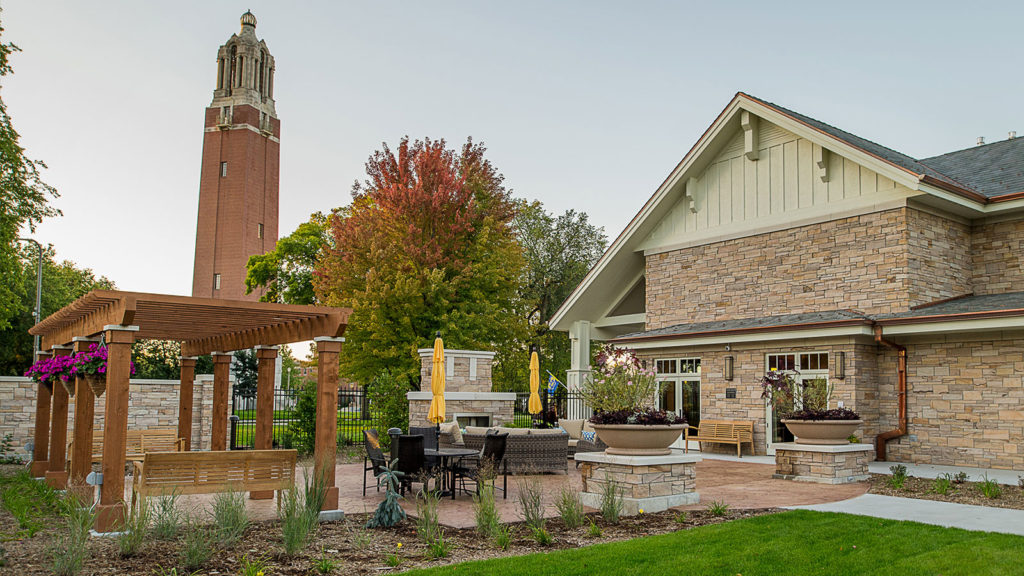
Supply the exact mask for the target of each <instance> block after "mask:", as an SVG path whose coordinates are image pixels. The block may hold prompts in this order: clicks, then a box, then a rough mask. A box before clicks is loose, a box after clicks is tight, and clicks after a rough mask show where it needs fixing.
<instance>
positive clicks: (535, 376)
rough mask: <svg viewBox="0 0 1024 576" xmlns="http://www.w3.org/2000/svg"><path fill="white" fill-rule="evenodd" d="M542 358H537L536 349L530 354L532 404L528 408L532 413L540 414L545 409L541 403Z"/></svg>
mask: <svg viewBox="0 0 1024 576" xmlns="http://www.w3.org/2000/svg"><path fill="white" fill-rule="evenodd" d="M538 390H540V360H539V359H537V352H536V351H534V352H532V353H531V354H530V405H529V407H528V410H529V412H530V414H540V411H541V410H543V409H544V407H543V406H541V403H540V394H538Z"/></svg>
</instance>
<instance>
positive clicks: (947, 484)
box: [932, 474, 953, 495]
mask: <svg viewBox="0 0 1024 576" xmlns="http://www.w3.org/2000/svg"><path fill="white" fill-rule="evenodd" d="M952 489H953V477H952V476H951V475H949V474H942V475H940V476H937V477H936V478H935V482H933V483H932V492H935V493H936V494H942V495H946V494H949V491H950V490H952Z"/></svg>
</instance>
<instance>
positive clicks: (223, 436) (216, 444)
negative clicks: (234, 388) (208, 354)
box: [210, 352, 231, 450]
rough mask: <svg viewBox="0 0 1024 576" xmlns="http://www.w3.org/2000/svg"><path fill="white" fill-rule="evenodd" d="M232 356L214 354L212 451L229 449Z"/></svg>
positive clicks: (222, 353) (211, 424)
mask: <svg viewBox="0 0 1024 576" xmlns="http://www.w3.org/2000/svg"><path fill="white" fill-rule="evenodd" d="M230 369H231V354H229V353H224V352H214V353H213V417H212V418H211V422H210V450H227V449H228V412H229V406H228V389H229V388H230V387H231V383H230V381H229V380H230Z"/></svg>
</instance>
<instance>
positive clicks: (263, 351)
mask: <svg viewBox="0 0 1024 576" xmlns="http://www.w3.org/2000/svg"><path fill="white" fill-rule="evenodd" d="M350 313H351V310H349V309H347V308H331V307H326V306H298V305H289V304H273V303H267V302H243V301H236V300H217V299H210V298H192V297H188V296H172V295H167V294H147V293H140V292H122V291H114V290H94V291H92V292H89V293H88V294H86V295H85V296H82V297H81V298H79V299H78V300H76V301H74V302H72V303H71V304H69V305H68V306H65V307H64V308H62V309H61V310H59V311H57V312H56V313H54V314H52V315H51V316H49V317H47V318H46V319H45V320H43V321H41V322H40V323H38V324H36V325H35V326H33V327H32V329H31V330H29V332H30V333H31V334H38V335H39V336H41V337H42V338H41V339H42V343H41V350H43V351H44V352H45V353H51V354H56V355H67V354H71V353H72V351H76V352H77V351H80V350H85V349H87V348H88V346H89V345H90V344H91V343H93V342H96V341H98V340H99V339H100V337H102V338H103V340H104V341H105V344H106V346H107V353H108V360H107V374H106V376H107V383H106V394H105V396H106V399H105V407H106V416H105V418H104V422H103V460H102V465H101V469H102V472H103V483H102V485H101V488H100V501H99V504H98V505H97V518H96V529H97V530H98V531H101V532H102V531H107V530H109V529H111V528H112V527H114V526H116V525H117V524H118V523H119V522H120V521H121V519H122V517H123V507H124V470H125V459H126V458H125V456H126V454H125V449H126V440H125V437H126V435H127V430H128V379H129V376H130V362H131V347H132V343H134V342H135V340H136V339H150V340H174V341H178V342H180V343H181V388H180V392H179V404H178V435H179V436H180V437H181V438H184V439H185V442H186V447H185V449H186V450H191V441H192V404H193V402H192V387H193V383H194V380H195V366H196V359H197V357H198V356H201V355H205V354H211V355H212V356H213V362H214V373H213V421H212V425H211V442H210V448H211V450H226V449H227V425H228V416H229V414H228V388H229V381H228V378H229V376H228V373H229V368H230V364H231V358H232V356H231V353H232V351H234V350H243V349H250V348H256V350H257V356H258V359H259V367H258V380H257V390H256V431H255V434H256V438H255V448H256V449H270V448H271V447H272V430H273V411H274V405H273V394H274V390H273V389H274V365H275V362H276V359H277V350H278V349H277V348H276V347H277V346H278V345H281V344H288V343H291V342H300V341H305V340H313V341H315V342H316V346H317V355H318V357H319V369H318V370H317V407H316V409H317V415H316V444H315V448H314V461H315V463H314V474H315V477H317V478H324V479H326V481H327V483H328V486H329V489H328V494H327V499H326V501H325V502H324V509H325V510H333V509H336V508H337V507H338V489H337V487H336V486H335V478H334V462H335V455H336V450H337V439H336V429H337V411H338V410H337V408H338V406H337V404H338V395H337V390H338V356H339V354H340V353H341V344H342V342H343V341H344V339H343V338H342V335H343V334H344V332H345V327H346V325H347V322H348V317H349V314H350ZM52 388H53V389H52V390H50V389H49V388H47V387H46V386H44V385H42V384H40V385H39V387H38V398H37V402H36V421H35V448H34V454H33V462H32V472H33V474H34V475H35V476H37V477H40V476H45V477H46V479H47V482H49V483H50V484H51V485H52V486H54V487H56V488H65V487H67V488H68V489H69V490H72V491H73V492H75V493H76V494H78V495H80V496H81V497H83V498H87V499H88V501H89V502H91V499H92V497H93V491H92V487H91V486H89V485H88V484H87V483H86V477H87V476H88V474H89V472H90V470H91V467H92V454H91V452H92V441H93V416H94V405H95V400H96V398H95V396H94V394H93V392H92V389H91V388H90V387H89V386H88V385H87V384H86V382H85V380H84V379H83V378H78V379H77V381H76V382H75V391H76V393H75V420H74V431H73V433H74V444H73V450H72V454H71V470H70V473H69V471H67V470H65V469H64V468H65V465H64V462H65V459H66V456H67V455H66V453H65V452H66V448H65V445H66V442H67V419H68V403H69V402H68V393H67V391H66V390H64V388H63V387H62V386H53V387H52ZM250 497H253V498H270V497H272V494H262V493H255V492H254V493H252V494H251V495H250Z"/></svg>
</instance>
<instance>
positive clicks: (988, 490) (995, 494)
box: [978, 472, 1003, 500]
mask: <svg viewBox="0 0 1024 576" xmlns="http://www.w3.org/2000/svg"><path fill="white" fill-rule="evenodd" d="M978 490H981V493H982V494H983V495H984V496H985V498H988V499H989V500H994V499H996V498H999V497H1000V496H1002V495H1003V489H1002V488H1001V487H1000V486H999V483H998V482H996V481H995V480H992V479H990V478H989V477H988V473H987V472H986V473H985V477H984V478H982V480H981V482H978Z"/></svg>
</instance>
